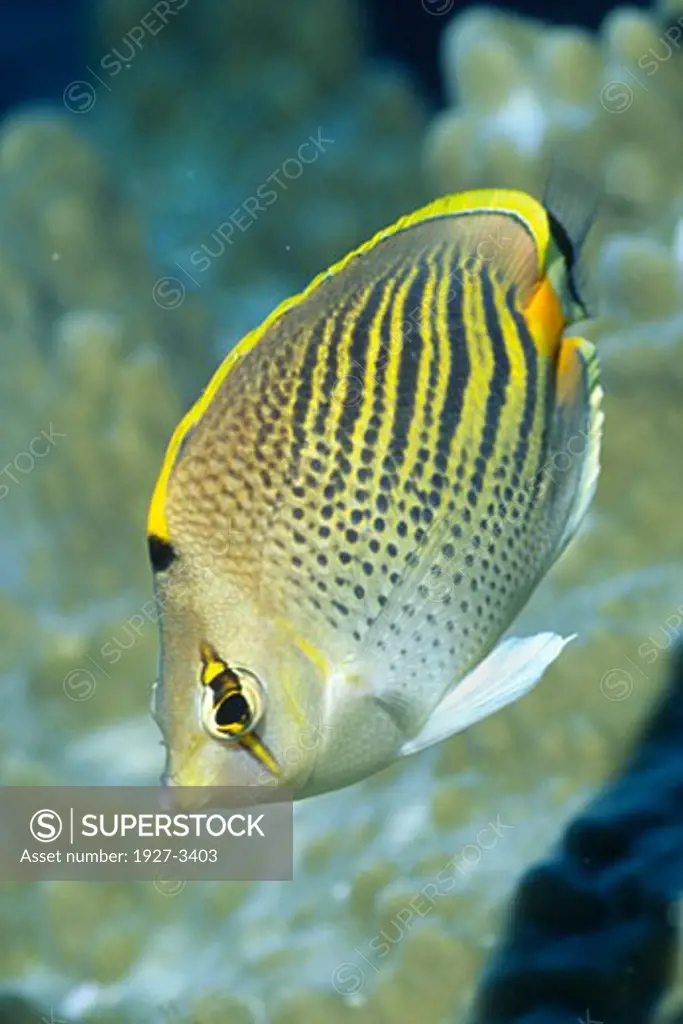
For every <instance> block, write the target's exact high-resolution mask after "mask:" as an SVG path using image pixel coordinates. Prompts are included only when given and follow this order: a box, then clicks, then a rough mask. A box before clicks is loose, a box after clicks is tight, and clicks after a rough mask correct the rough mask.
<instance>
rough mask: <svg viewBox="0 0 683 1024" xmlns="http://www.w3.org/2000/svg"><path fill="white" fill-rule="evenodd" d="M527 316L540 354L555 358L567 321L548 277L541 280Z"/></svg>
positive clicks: (529, 304)
mask: <svg viewBox="0 0 683 1024" xmlns="http://www.w3.org/2000/svg"><path fill="white" fill-rule="evenodd" d="M525 316H526V321H527V324H528V325H529V330H530V332H531V336H532V337H533V339H534V341H535V342H536V347H537V348H538V351H539V354H540V355H541V356H545V357H546V359H554V358H555V356H556V355H557V351H558V349H559V347H560V343H561V342H562V331H563V330H564V329H565V327H566V325H567V321H566V320H565V316H564V313H563V311H562V306H561V305H560V300H559V299H558V297H557V295H556V293H555V289H554V288H553V286H552V284H551V283H550V281H549V280H548V278H547V277H544V278H543V279H542V280H541V282H540V283H539V285H538V287H537V289H536V291H535V292H534V294H533V295H532V297H531V299H530V300H529V303H528V305H527V307H526V310H525Z"/></svg>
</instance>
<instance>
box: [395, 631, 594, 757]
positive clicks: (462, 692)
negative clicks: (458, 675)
mask: <svg viewBox="0 0 683 1024" xmlns="http://www.w3.org/2000/svg"><path fill="white" fill-rule="evenodd" d="M573 639H574V637H573V636H570V637H566V638H563V637H561V636H558V635H557V634H556V633H538V634H536V636H530V637H523V638H520V637H511V638H510V639H509V640H505V641H504V642H503V643H501V644H499V645H498V646H497V647H495V648H494V649H493V651H491V653H490V654H489V655H488V657H487V658H485V659H484V661H482V663H481V664H480V665H478V666H477V667H476V668H475V669H474V671H473V672H470V674H469V675H468V676H465V678H464V679H463V680H462V682H460V683H458V685H457V686H456V687H455V689H453V690H451V691H449V693H447V694H446V696H445V697H444V698H443V700H442V701H441V703H440V704H439V705H438V706H437V707H436V708H435V709H434V711H433V712H432V714H431V715H430V717H429V718H428V720H427V722H426V723H425V725H424V726H423V727H422V729H421V730H420V732H419V733H418V734H417V735H416V736H413V738H412V739H410V740H408V741H407V742H406V743H404V744H403V746H402V747H401V753H402V754H414V753H416V751H418V750H423V749H424V748H425V747H429V746H431V745H432V744H433V743H440V742H441V740H445V739H446V738H447V737H448V736H452V735H454V733H456V732H462V731H463V729H467V728H468V727H469V726H470V725H473V724H474V723H475V722H478V721H479V720H480V719H481V718H486V717H487V716H488V715H492V714H493V712H494V711H498V710H499V709H500V708H503V707H505V705H506V704H511V703H512V701H514V700H517V698H518V697H522V696H523V695H524V694H525V693H528V691H529V690H531V689H532V687H533V686H535V684H536V683H537V682H538V680H539V679H540V678H541V676H542V675H543V673H544V672H545V670H546V668H547V667H548V665H550V664H551V662H553V661H555V659H556V658H557V657H558V655H559V654H560V652H561V651H562V649H563V647H564V646H565V645H566V644H568V643H569V641H570V640H573Z"/></svg>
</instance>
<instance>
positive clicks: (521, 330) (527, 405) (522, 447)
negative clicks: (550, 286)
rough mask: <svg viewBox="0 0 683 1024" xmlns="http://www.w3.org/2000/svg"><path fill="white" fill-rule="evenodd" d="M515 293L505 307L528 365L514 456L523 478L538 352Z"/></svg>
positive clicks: (518, 471)
mask: <svg viewBox="0 0 683 1024" xmlns="http://www.w3.org/2000/svg"><path fill="white" fill-rule="evenodd" d="M515 297H516V296H515V291H514V289H513V288H509V289H508V291H507V293H506V295H505V305H506V306H507V309H508V312H509V314H510V316H511V317H512V319H513V321H514V324H515V327H516V328H517V336H518V338H519V341H520V344H521V346H522V351H523V353H524V360H525V363H526V391H525V395H524V409H523V411H522V421H521V423H520V425H519V440H518V442H517V447H516V449H515V454H514V463H515V471H516V472H517V473H518V474H519V475H520V476H521V474H522V470H523V469H524V464H525V462H526V458H527V454H528V451H529V435H530V433H531V429H532V427H533V425H534V414H535V412H536V398H537V394H538V352H537V351H536V343H535V342H534V339H533V338H532V337H531V334H530V332H529V328H528V327H527V322H526V320H525V319H524V316H523V315H522V313H521V312H520V311H519V309H517V307H516V305H515Z"/></svg>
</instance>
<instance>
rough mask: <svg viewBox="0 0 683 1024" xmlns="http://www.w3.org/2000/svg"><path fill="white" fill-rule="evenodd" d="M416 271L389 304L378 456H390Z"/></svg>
mask: <svg viewBox="0 0 683 1024" xmlns="http://www.w3.org/2000/svg"><path fill="white" fill-rule="evenodd" d="M418 273H419V269H418V267H417V266H416V267H414V268H413V269H412V270H411V271H410V273H409V274H408V276H407V277H406V279H405V280H404V282H403V284H402V285H401V286H400V287H399V289H398V290H397V291H396V292H395V293H394V299H393V302H392V306H391V327H390V334H391V345H390V350H389V359H388V361H387V368H386V374H385V378H384V394H383V403H384V416H383V417H382V424H381V426H380V429H379V433H378V443H377V451H378V453H379V455H380V456H384V455H385V454H389V456H390V457H391V456H392V452H391V437H392V433H393V428H394V424H393V419H394V417H395V415H396V407H397V401H396V398H397V395H398V380H399V370H400V366H401V351H402V349H403V323H404V312H405V309H404V307H405V300H406V295H407V294H408V292H409V290H410V286H411V284H412V283H413V281H414V280H415V278H416V277H417V275H418ZM392 414H393V415H392ZM395 461H396V460H395V459H394V458H392V459H391V465H392V470H393V468H394V467H395Z"/></svg>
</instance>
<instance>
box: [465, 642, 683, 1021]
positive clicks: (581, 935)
mask: <svg viewBox="0 0 683 1024" xmlns="http://www.w3.org/2000/svg"><path fill="white" fill-rule="evenodd" d="M682 893H683V648H681V649H680V650H679V651H678V652H677V655H676V657H675V658H674V660H673V664H672V667H671V678H670V683H669V688H668V690H667V692H666V694H665V696H664V699H663V701H662V702H661V704H660V706H659V707H658V709H657V710H656V711H655V713H654V714H653V715H652V717H651V719H650V721H649V723H647V725H646V726H645V729H644V730H643V733H642V735H641V737H640V739H639V741H638V742H637V743H636V745H635V747H634V750H633V754H632V755H631V757H630V758H629V760H628V762H627V763H626V764H625V765H624V767H623V769H622V770H621V772H620V773H619V774H618V776H617V777H616V778H615V779H614V780H613V781H611V782H610V783H608V785H607V786H606V787H605V789H604V790H603V792H601V793H600V794H599V795H598V796H597V797H596V799H595V800H594V801H593V802H592V803H591V804H590V805H589V806H588V807H587V808H586V809H585V810H584V811H583V812H582V813H581V814H580V815H578V817H577V818H576V819H575V820H574V821H573V822H572V823H571V824H570V825H569V827H568V828H567V831H566V832H565V835H564V837H563V839H562V842H561V844H560V846H559V847H558V849H557V850H556V852H555V853H554V854H552V855H551V856H550V857H548V858H547V859H546V860H545V861H543V862H542V863H539V864H537V865H535V866H534V867H533V868H531V870H530V871H528V872H527V873H526V875H525V876H524V877H523V878H522V880H521V882H520V884H519V886H518V889H517V893H516V896H515V898H514V900H513V903H512V906H511V910H510V915H509V920H508V923H507V929H506V934H505V935H504V936H503V939H502V941H501V944H500V947H499V949H498V951H497V953H495V954H494V957H493V959H492V961H491V963H490V965H489V967H488V969H487V971H486V972H485V974H484V978H483V982H482V984H481V988H480V993H479V1000H478V1006H477V1015H476V1021H477V1024H569V1022H571V1024H575V1022H576V1021H586V1020H587V1019H589V1020H591V1021H603V1022H604V1024H651V1022H653V1021H654V1020H655V1019H656V1011H657V1007H658V1005H659V1003H660V1001H661V999H662V997H663V996H664V994H665V992H666V990H667V988H668V986H669V985H670V983H671V980H672V974H673V969H674V966H675V957H676V950H677V944H678V934H677V932H678V928H677V909H676V904H677V902H678V901H679V900H680V898H681V894H682Z"/></svg>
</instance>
